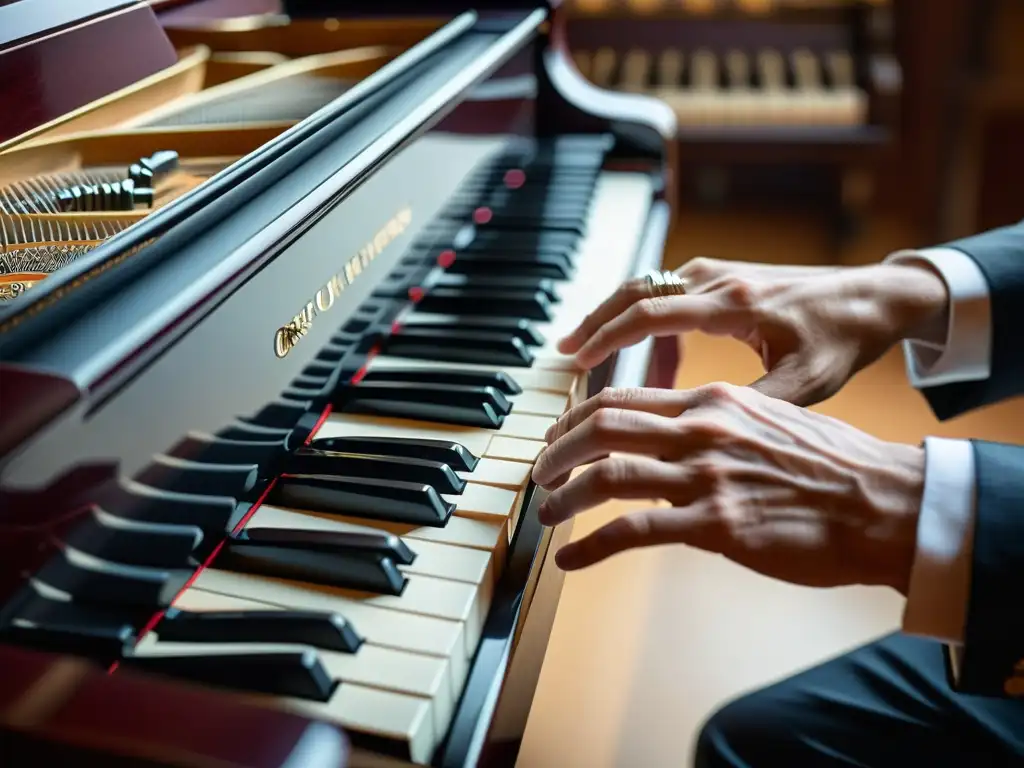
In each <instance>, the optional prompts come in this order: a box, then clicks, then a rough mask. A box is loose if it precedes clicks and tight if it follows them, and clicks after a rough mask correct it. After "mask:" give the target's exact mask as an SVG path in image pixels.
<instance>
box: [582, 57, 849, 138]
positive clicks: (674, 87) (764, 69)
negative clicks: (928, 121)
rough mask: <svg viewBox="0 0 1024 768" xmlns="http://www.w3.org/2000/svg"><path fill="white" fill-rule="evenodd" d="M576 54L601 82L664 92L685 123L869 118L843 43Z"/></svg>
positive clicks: (844, 122)
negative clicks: (824, 47)
mask: <svg viewBox="0 0 1024 768" xmlns="http://www.w3.org/2000/svg"><path fill="white" fill-rule="evenodd" d="M573 58H574V60H575V62H576V66H577V68H578V69H579V70H580V72H581V74H583V76H584V77H587V78H588V79H590V80H591V81H592V82H593V83H594V84H595V85H597V86H600V87H602V88H612V89H617V90H622V91H627V92H633V93H647V94H650V95H654V96H657V97H658V98H660V99H662V100H663V101H665V102H666V103H667V104H668V105H669V106H671V107H672V109H673V110H674V111H675V113H676V116H677V118H678V120H679V122H680V125H682V126H723V125H738V126H743V125H786V126H798V125H813V126H858V125H863V124H864V123H866V121H867V119H868V96H867V93H866V91H865V90H864V89H863V88H861V87H860V86H859V84H858V82H857V72H856V65H855V62H854V59H853V56H852V55H851V54H850V53H849V52H847V51H843V50H829V51H812V50H810V49H808V48H798V49H795V50H793V51H783V50H779V49H775V48H760V49H757V50H743V49H739V48H736V49H731V50H727V51H724V52H720V51H712V50H710V49H707V48H697V49H695V50H692V51H689V50H680V49H677V48H670V49H666V50H663V51H660V52H658V53H652V52H650V51H647V50H643V49H640V48H634V49H632V50H629V51H627V52H625V53H621V52H619V51H616V50H614V49H612V48H609V47H604V48H599V49H597V50H596V51H586V50H578V51H574V52H573Z"/></svg>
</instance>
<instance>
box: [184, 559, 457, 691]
mask: <svg viewBox="0 0 1024 768" xmlns="http://www.w3.org/2000/svg"><path fill="white" fill-rule="evenodd" d="M234 575H235V574H227V577H228V578H227V579H222V580H221V582H220V584H221V586H226V587H227V588H230V585H231V578H230V577H233V576H234ZM243 583H245V582H243ZM243 591H244V587H243ZM332 606H333V607H332V608H331V609H330V610H332V611H334V612H335V613H338V614H339V615H340V616H342V617H343V618H344V619H345V620H346V621H348V622H350V623H351V625H352V627H353V628H354V629H355V630H356V632H357V633H358V634H359V636H360V637H361V638H363V641H364V642H365V643H367V644H370V645H379V646H380V647H382V648H392V649H394V650H399V651H408V652H409V653H422V654H424V655H427V656H436V657H438V658H440V659H446V660H447V661H448V664H449V668H450V671H451V680H452V693H453V694H454V695H456V696H458V694H459V692H460V691H461V690H462V686H463V685H464V684H465V682H466V675H467V674H468V671H469V662H468V660H467V658H466V654H465V653H464V649H465V647H466V641H465V637H464V634H465V628H464V626H463V625H462V623H461V622H458V621H449V620H445V619H436V618H433V617H431V616H418V615H416V614H412V613H399V612H398V611H391V610H387V609H385V608H376V607H374V606H372V605H367V604H366V603H364V602H363V601H361V600H345V599H344V598H335V599H334V600H332ZM174 607H175V608H178V609H180V610H183V611H196V612H199V611H268V610H277V611H286V610H298V608H297V607H296V606H291V605H277V604H275V603H269V602H263V601H261V600H258V599H255V598H252V599H249V598H242V597H235V596H230V595H226V594H219V593H216V592H207V591H205V590H202V589H198V588H196V587H190V588H189V589H186V590H185V591H184V592H182V593H181V594H180V595H178V597H177V598H176V599H175V601H174Z"/></svg>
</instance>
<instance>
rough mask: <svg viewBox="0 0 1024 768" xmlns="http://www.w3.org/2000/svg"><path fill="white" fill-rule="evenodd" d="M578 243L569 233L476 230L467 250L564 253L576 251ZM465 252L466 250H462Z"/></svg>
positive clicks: (576, 237)
mask: <svg viewBox="0 0 1024 768" xmlns="http://www.w3.org/2000/svg"><path fill="white" fill-rule="evenodd" d="M579 241H580V237H579V235H575V234H573V233H571V232H560V231H557V230H556V231H552V232H521V231H515V230H511V231H503V230H501V229H500V228H497V227H489V228H487V229H483V230H478V231H476V232H475V233H474V236H473V240H472V242H471V243H470V244H469V246H468V250H471V251H472V250H480V251H495V250H496V251H498V252H506V251H520V252H526V253H544V252H549V251H550V252H553V253H566V254H571V253H573V252H574V251H575V250H576V247H577V246H578V244H579ZM463 250H466V249H463Z"/></svg>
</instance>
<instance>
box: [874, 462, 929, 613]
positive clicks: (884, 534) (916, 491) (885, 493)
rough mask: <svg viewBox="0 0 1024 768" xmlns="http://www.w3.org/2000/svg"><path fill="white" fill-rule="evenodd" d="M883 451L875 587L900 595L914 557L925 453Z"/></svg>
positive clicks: (905, 588)
mask: <svg viewBox="0 0 1024 768" xmlns="http://www.w3.org/2000/svg"><path fill="white" fill-rule="evenodd" d="M889 447H890V448H891V450H890V451H886V453H887V454H888V455H887V456H886V467H885V470H884V478H883V480H882V481H881V482H880V484H879V490H880V491H881V493H879V495H878V497H877V498H876V499H875V507H876V508H875V512H876V514H877V517H876V519H878V520H880V521H881V525H880V528H879V533H880V537H881V539H882V542H881V543H882V546H881V547H880V548H879V550H880V553H881V555H882V556H881V557H878V558H877V559H876V566H877V568H878V579H877V582H878V583H879V584H884V585H886V586H889V587H892V588H893V589H895V590H896V591H897V592H899V593H900V594H902V595H906V594H907V592H908V590H909V588H910V574H911V571H912V570H913V567H914V557H915V555H916V553H917V532H918V522H919V520H920V517H921V503H922V499H923V498H924V481H925V451H924V448H923V447H920V446H913V445H902V444H896V443H893V444H890V446H889Z"/></svg>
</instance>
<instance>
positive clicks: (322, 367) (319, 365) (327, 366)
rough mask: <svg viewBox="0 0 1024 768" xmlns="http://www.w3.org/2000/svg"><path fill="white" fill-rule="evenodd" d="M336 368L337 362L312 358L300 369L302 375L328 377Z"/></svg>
mask: <svg viewBox="0 0 1024 768" xmlns="http://www.w3.org/2000/svg"><path fill="white" fill-rule="evenodd" d="M337 370H338V363H337V362H333V363H328V362H327V361H325V360H313V361H311V362H310V363H309V364H308V365H307V366H306V367H305V368H303V369H302V375H303V376H315V377H321V378H322V377H325V376H326V377H330V376H333V375H334V374H335V373H336V372H337Z"/></svg>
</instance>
